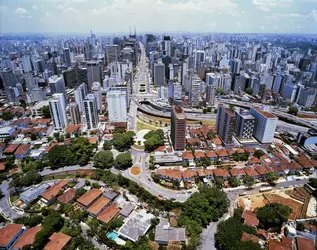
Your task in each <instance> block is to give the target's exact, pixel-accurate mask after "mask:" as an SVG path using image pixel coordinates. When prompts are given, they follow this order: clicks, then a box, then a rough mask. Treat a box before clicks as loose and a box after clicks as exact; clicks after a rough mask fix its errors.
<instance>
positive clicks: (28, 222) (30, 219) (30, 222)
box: [14, 215, 43, 227]
mask: <svg viewBox="0 0 317 250" xmlns="http://www.w3.org/2000/svg"><path fill="white" fill-rule="evenodd" d="M42 221H43V216H42V215H31V216H23V217H19V218H17V219H15V220H14V223H18V224H24V226H26V227H35V226H36V225H38V224H41V223H42Z"/></svg>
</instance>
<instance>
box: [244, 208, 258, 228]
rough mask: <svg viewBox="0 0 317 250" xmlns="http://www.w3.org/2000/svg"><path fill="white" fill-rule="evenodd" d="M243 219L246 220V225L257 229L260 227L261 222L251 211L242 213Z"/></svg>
mask: <svg viewBox="0 0 317 250" xmlns="http://www.w3.org/2000/svg"><path fill="white" fill-rule="evenodd" d="M242 218H243V219H244V224H246V225H248V226H250V227H257V226H258V225H259V220H258V218H257V217H256V214H255V213H253V212H252V211H250V210H244V211H243V213H242Z"/></svg>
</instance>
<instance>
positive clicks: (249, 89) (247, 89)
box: [245, 88, 253, 95]
mask: <svg viewBox="0 0 317 250" xmlns="http://www.w3.org/2000/svg"><path fill="white" fill-rule="evenodd" d="M245 93H247V94H248V95H252V94H253V88H246V90H245Z"/></svg>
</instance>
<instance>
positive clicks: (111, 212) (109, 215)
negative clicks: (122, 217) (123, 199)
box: [97, 203, 120, 223]
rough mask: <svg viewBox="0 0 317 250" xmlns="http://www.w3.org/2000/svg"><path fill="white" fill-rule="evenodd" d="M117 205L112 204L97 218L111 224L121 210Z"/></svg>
mask: <svg viewBox="0 0 317 250" xmlns="http://www.w3.org/2000/svg"><path fill="white" fill-rule="evenodd" d="M116 206H117V204H115V203H112V204H111V205H110V206H109V207H106V208H105V209H104V210H103V211H102V212H101V213H100V214H99V215H98V217H97V219H98V220H100V221H102V222H104V223H109V222H110V221H111V220H112V219H113V218H115V217H116V216H117V214H118V213H119V211H120V209H119V208H117V207H116Z"/></svg>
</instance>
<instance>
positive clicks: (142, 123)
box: [136, 120, 157, 131]
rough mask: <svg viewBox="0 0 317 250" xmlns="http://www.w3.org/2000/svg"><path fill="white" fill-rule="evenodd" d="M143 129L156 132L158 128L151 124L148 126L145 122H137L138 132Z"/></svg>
mask: <svg viewBox="0 0 317 250" xmlns="http://www.w3.org/2000/svg"><path fill="white" fill-rule="evenodd" d="M142 129H149V130H154V131H155V130H156V129H157V128H156V127H155V126H152V125H150V124H147V123H144V122H141V121H139V120H138V121H137V123H136V130H137V131H140V130H142Z"/></svg>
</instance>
